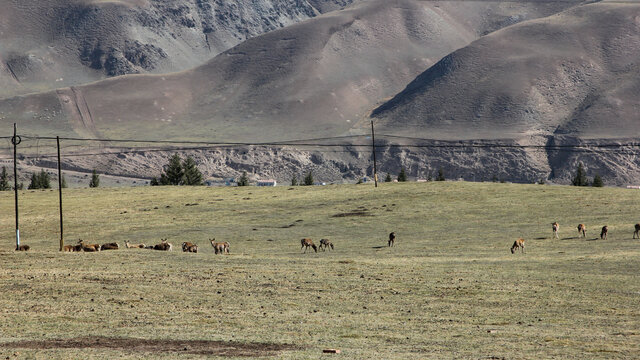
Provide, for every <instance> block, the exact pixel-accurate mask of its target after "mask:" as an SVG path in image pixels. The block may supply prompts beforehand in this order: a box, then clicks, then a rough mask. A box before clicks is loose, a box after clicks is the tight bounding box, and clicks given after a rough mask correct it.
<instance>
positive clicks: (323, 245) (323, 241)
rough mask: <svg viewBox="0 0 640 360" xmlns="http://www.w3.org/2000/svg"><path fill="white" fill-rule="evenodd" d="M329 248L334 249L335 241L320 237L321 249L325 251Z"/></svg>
mask: <svg viewBox="0 0 640 360" xmlns="http://www.w3.org/2000/svg"><path fill="white" fill-rule="evenodd" d="M327 248H331V250H333V243H332V242H331V241H329V239H320V249H322V251H325V249H327Z"/></svg>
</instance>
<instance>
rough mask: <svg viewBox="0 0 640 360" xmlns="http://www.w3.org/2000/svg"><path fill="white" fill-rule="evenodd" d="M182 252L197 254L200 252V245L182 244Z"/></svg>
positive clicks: (186, 242)
mask: <svg viewBox="0 0 640 360" xmlns="http://www.w3.org/2000/svg"><path fill="white" fill-rule="evenodd" d="M182 252H193V253H197V252H198V245H196V244H194V243H191V242H188V241H185V242H183V243H182Z"/></svg>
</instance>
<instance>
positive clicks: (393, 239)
mask: <svg viewBox="0 0 640 360" xmlns="http://www.w3.org/2000/svg"><path fill="white" fill-rule="evenodd" d="M395 242H396V233H395V231H394V232H392V233H391V234H389V246H393V245H394V243H395Z"/></svg>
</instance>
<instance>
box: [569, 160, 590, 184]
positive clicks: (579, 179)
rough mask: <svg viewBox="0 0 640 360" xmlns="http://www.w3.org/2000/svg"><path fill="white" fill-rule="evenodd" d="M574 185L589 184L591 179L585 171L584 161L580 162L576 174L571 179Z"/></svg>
mask: <svg viewBox="0 0 640 360" xmlns="http://www.w3.org/2000/svg"><path fill="white" fill-rule="evenodd" d="M571 185H573V186H588V185H589V180H587V174H586V172H585V171H584V167H583V166H582V163H578V170H576V176H575V177H574V178H573V180H571Z"/></svg>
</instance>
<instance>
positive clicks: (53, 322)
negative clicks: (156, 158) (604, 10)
mask: <svg viewBox="0 0 640 360" xmlns="http://www.w3.org/2000/svg"><path fill="white" fill-rule="evenodd" d="M639 200H640V192H638V191H637V190H627V189H618V188H603V189H596V188H576V187H565V186H543V185H516V184H494V183H464V182H444V183H443V182H440V183H411V184H382V186H381V187H379V188H378V189H374V188H373V186H371V185H359V186H356V185H342V186H324V187H319V186H318V187H295V188H288V187H277V188H256V187H246V188H206V187H197V188H175V187H153V188H152V187H145V188H118V189H107V188H104V189H103V188H99V189H73V190H66V191H65V197H64V202H65V203H64V205H65V238H66V239H67V243H75V242H76V241H77V239H79V238H82V239H85V240H87V241H89V242H99V243H105V242H111V241H117V242H119V243H120V245H123V242H124V240H127V239H128V240H130V241H131V242H144V243H146V244H155V243H157V242H159V240H160V238H165V237H166V238H168V239H169V242H172V243H173V245H174V251H173V252H170V253H169V252H159V251H153V250H143V249H121V250H117V251H111V252H108V251H106V252H101V253H59V252H57V249H58V217H57V215H58V208H57V193H56V192H55V191H25V192H22V193H21V197H20V201H21V236H22V242H23V243H25V244H29V245H30V246H32V248H33V251H30V252H28V253H18V252H14V251H13V247H14V244H15V240H14V238H13V228H14V217H13V195H12V193H2V194H0V211H1V214H2V218H1V219H0V220H1V225H2V226H1V233H0V264H1V265H0V266H1V268H0V304H2V306H1V307H0V319H2V320H1V321H0V358H9V359H14V358H21V359H22V358H40V359H50V358H95V359H101V358H176V357H181V358H211V357H218V356H219V357H225V358H229V357H242V356H245V358H246V357H257V356H261V355H270V356H274V357H276V358H282V359H306V358H309V359H317V358H327V359H328V358H345V359H372V358H375V359H449V358H460V359H499V358H505V359H535V358H555V359H560V358H563V359H564V358H567V359H616V358H627V359H632V358H640V301H639V300H638V299H640V280H639V273H640V240H632V234H633V231H634V229H633V225H634V224H635V223H636V222H639V221H640V201H639ZM553 221H558V222H559V223H560V239H552V238H551V235H552V232H551V223H552V222H553ZM581 222H582V223H585V224H586V225H587V231H588V232H587V238H586V239H582V238H578V232H577V225H578V223H581ZM602 225H608V226H609V239H608V240H600V239H599V236H598V235H599V232H600V227H601V226H602ZM391 231H395V232H396V234H397V241H396V246H395V247H394V248H388V247H386V240H387V236H388V233H389V232H391ZM213 237H215V238H216V239H217V240H225V241H229V242H230V243H231V255H228V256H223V255H217V256H216V255H214V253H213V249H212V248H211V246H210V245H209V244H208V241H207V239H209V238H213ZM303 237H310V238H312V239H314V240H315V241H316V242H318V241H319V240H320V239H321V238H329V239H331V240H332V241H333V243H334V244H335V246H336V249H335V251H333V252H322V251H320V252H319V253H317V254H316V253H313V252H312V253H309V252H307V253H306V254H303V253H302V252H301V250H300V239H301V238H303ZM518 237H523V238H525V239H526V251H527V252H526V254H515V255H512V254H511V253H510V251H509V248H510V246H511V244H512V243H513V241H514V240H515V239H517V238H518ZM596 239H597V240H596ZM182 241H192V242H196V243H198V244H199V245H200V252H199V253H197V254H191V253H182V252H181V251H180V249H179V246H180V244H181V243H182ZM176 250H177V251H176ZM73 339H76V340H73ZM325 348H338V349H341V350H342V354H339V355H325V354H322V349H325Z"/></svg>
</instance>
